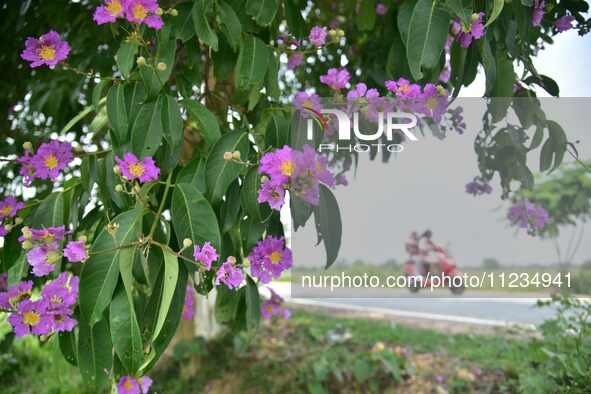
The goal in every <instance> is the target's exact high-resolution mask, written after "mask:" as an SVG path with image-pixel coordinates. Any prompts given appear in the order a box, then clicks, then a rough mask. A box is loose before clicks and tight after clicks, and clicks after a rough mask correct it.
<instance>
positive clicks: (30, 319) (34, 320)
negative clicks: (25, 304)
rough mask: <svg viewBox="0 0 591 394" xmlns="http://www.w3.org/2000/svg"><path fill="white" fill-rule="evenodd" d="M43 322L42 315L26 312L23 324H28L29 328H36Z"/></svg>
mask: <svg viewBox="0 0 591 394" xmlns="http://www.w3.org/2000/svg"><path fill="white" fill-rule="evenodd" d="M39 320H41V314H40V313H37V312H34V311H31V312H26V313H25V314H24V316H23V324H28V325H29V326H36V325H37V324H38V323H39Z"/></svg>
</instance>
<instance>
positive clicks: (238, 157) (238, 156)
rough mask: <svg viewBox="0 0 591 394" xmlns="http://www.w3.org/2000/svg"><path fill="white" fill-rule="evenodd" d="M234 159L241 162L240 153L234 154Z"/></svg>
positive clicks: (235, 152) (236, 151)
mask: <svg viewBox="0 0 591 394" xmlns="http://www.w3.org/2000/svg"><path fill="white" fill-rule="evenodd" d="M232 157H233V158H234V159H236V160H240V151H238V150H235V151H234V152H232Z"/></svg>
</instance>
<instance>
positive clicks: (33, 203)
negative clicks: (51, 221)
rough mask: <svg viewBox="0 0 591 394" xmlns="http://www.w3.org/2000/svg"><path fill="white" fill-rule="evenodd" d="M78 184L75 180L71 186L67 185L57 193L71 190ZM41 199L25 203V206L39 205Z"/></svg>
mask: <svg viewBox="0 0 591 394" xmlns="http://www.w3.org/2000/svg"><path fill="white" fill-rule="evenodd" d="M79 184H80V182H76V183H74V184H73V185H72V186H68V187H67V188H65V189H64V190H59V191H58V192H57V193H65V192H67V191H70V190H72V189H73V188H75V187H76V186H78V185H79ZM43 201H44V200H37V201H35V202H32V203H30V204H29V203H27V204H26V205H25V208H30V207H34V206H36V205H39V204H41V203H42V202H43Z"/></svg>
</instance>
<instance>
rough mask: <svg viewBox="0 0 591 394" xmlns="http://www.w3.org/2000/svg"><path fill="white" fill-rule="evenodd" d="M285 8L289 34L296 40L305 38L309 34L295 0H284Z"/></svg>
mask: <svg viewBox="0 0 591 394" xmlns="http://www.w3.org/2000/svg"><path fill="white" fill-rule="evenodd" d="M283 6H284V7H285V19H286V20H287V26H288V27H289V32H290V33H291V34H293V36H294V37H295V38H298V39H301V38H303V37H304V35H306V33H307V27H306V21H305V20H304V17H302V13H301V12H300V9H299V8H298V7H297V6H296V5H295V3H294V1H293V0H283Z"/></svg>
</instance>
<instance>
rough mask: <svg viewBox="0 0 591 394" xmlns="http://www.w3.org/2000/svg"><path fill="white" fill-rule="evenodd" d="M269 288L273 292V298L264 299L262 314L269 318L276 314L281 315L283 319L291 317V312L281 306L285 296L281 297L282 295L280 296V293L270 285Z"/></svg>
mask: <svg viewBox="0 0 591 394" xmlns="http://www.w3.org/2000/svg"><path fill="white" fill-rule="evenodd" d="M268 289H269V291H270V292H271V298H270V299H268V300H265V301H263V303H262V304H261V314H262V315H263V319H265V320H269V319H270V318H271V317H273V316H275V315H280V316H281V317H282V318H283V319H287V318H289V317H290V316H291V312H290V311H289V310H287V309H285V308H283V307H281V303H283V298H281V296H279V294H277V293H276V292H275V291H274V290H273V289H272V288H270V287H268Z"/></svg>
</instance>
